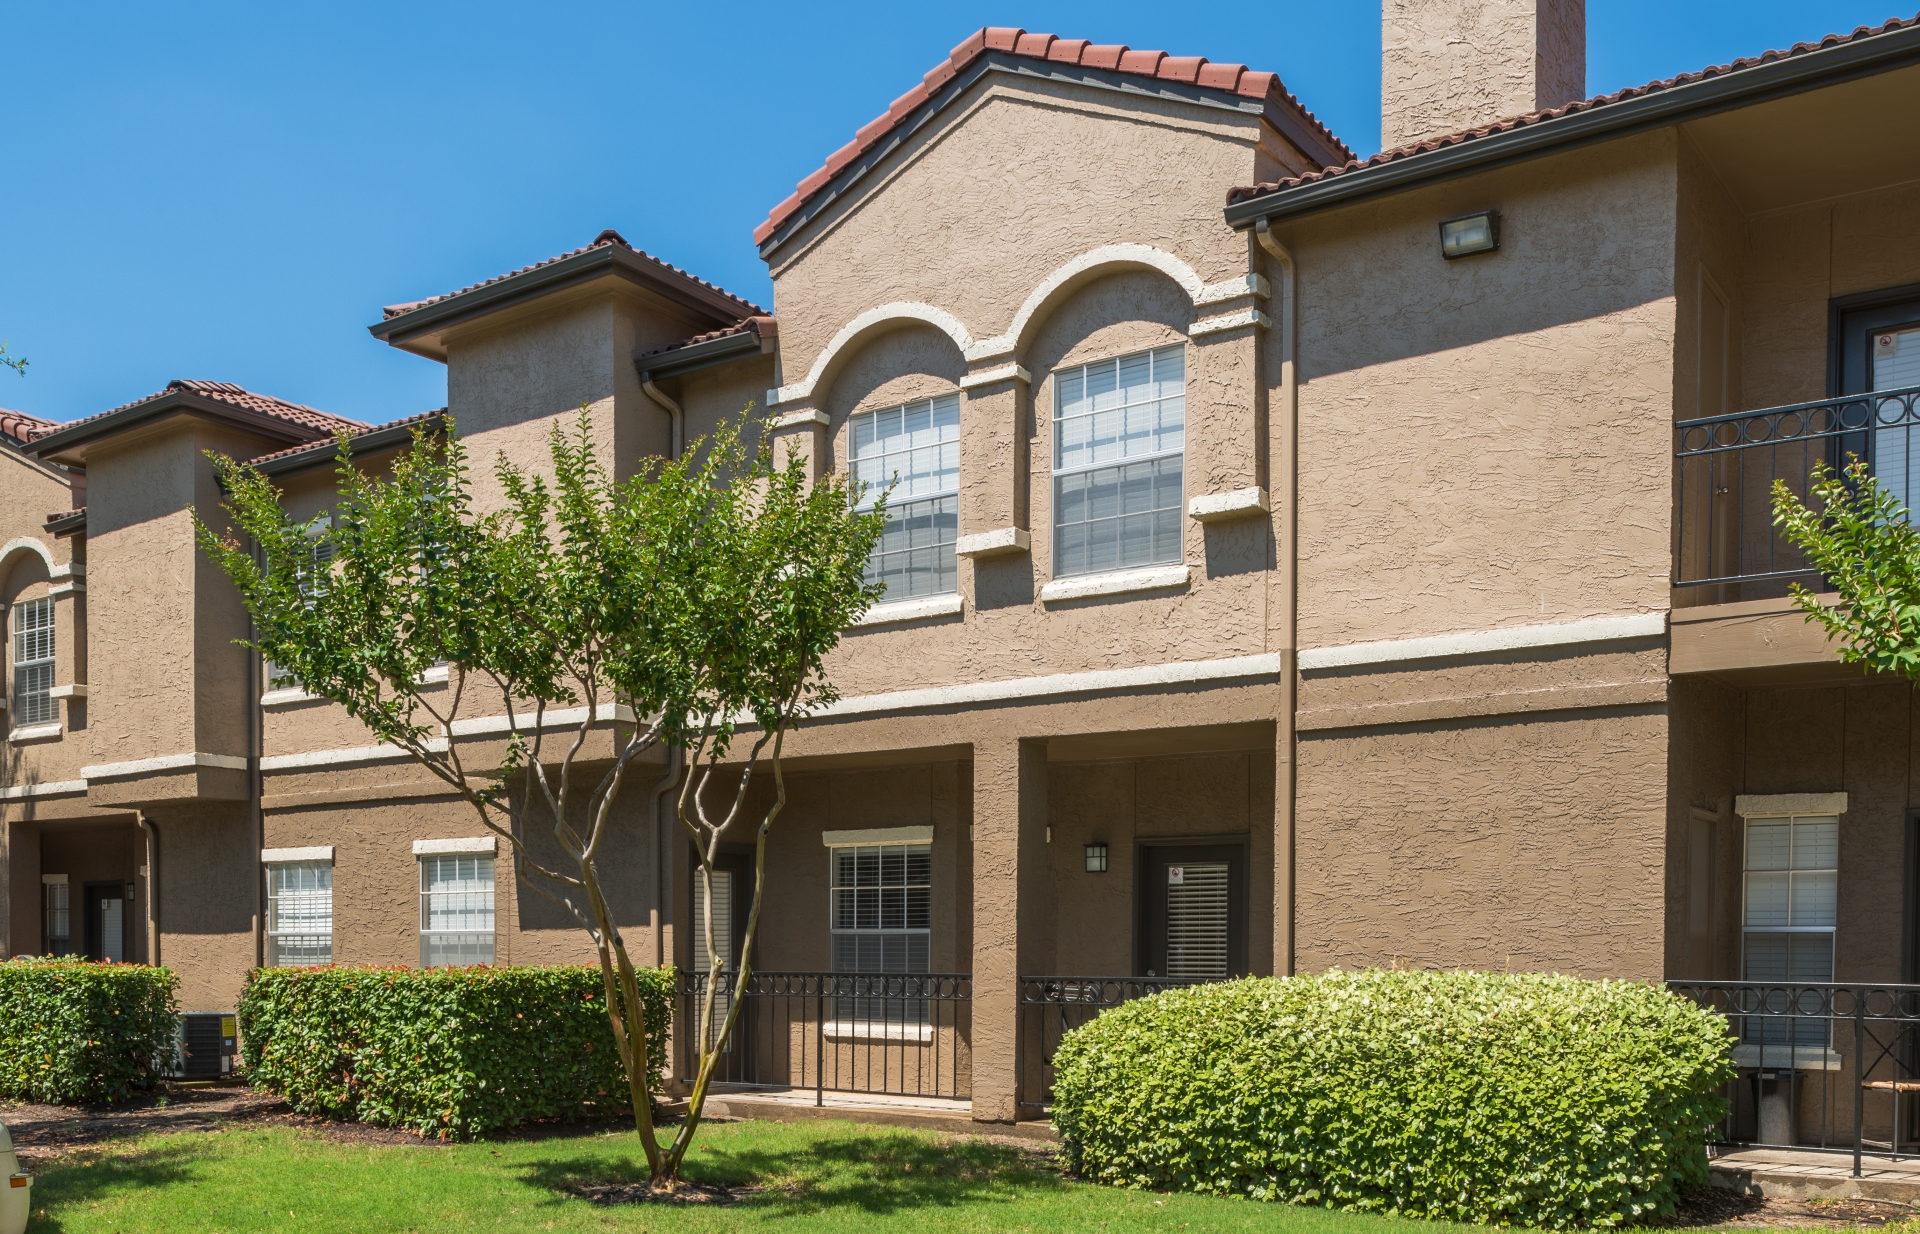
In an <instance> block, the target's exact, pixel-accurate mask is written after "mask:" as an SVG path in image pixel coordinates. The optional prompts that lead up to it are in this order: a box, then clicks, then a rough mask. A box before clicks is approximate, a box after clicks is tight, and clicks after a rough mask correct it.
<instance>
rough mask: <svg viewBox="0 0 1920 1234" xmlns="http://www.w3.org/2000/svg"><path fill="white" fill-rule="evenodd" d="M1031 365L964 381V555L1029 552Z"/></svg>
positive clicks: (986, 372)
mask: <svg viewBox="0 0 1920 1234" xmlns="http://www.w3.org/2000/svg"><path fill="white" fill-rule="evenodd" d="M1030 381H1031V379H1030V378H1029V376H1028V374H1027V370H1025V369H1023V368H1021V367H1020V366H1019V365H1017V364H1012V363H1004V364H1000V365H998V366H996V367H993V368H989V369H985V370H983V371H981V372H978V373H971V374H969V375H968V376H967V377H966V378H965V379H964V380H963V381H962V382H961V383H960V384H961V386H962V387H963V388H964V389H965V390H966V399H967V401H966V406H965V408H964V410H963V411H962V412H961V415H960V540H959V543H958V544H957V545H956V546H955V549H956V551H957V552H958V553H959V554H960V555H961V556H963V557H974V558H980V557H995V556H1001V555H1005V554H1012V553H1024V552H1026V551H1027V550H1028V547H1029V544H1030V540H1029V536H1028V532H1029V528H1028V526H1027V474H1026V473H1027V466H1026V461H1027V442H1026V420H1027V414H1026V409H1027V401H1028V398H1029V389H1028V387H1029V384H1030Z"/></svg>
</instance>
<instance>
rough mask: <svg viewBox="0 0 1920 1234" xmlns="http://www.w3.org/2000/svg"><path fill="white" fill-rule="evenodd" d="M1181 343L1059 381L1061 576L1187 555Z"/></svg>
mask: <svg viewBox="0 0 1920 1234" xmlns="http://www.w3.org/2000/svg"><path fill="white" fill-rule="evenodd" d="M1186 377H1187V366H1186V349H1185V347H1184V346H1182V345H1181V344H1177V343H1176V344H1175V345H1173V346H1171V347H1159V348H1155V349H1154V350H1152V351H1137V352H1135V353H1133V354H1132V355H1129V356H1118V357H1115V358H1114V359H1111V360H1097V361H1095V362H1094V363H1092V364H1082V365H1077V366H1075V367H1073V368H1067V369H1060V370H1058V371H1057V372H1055V373H1054V375H1053V576H1054V577H1055V578H1065V577H1067V576H1069V575H1074V574H1104V573H1107V572H1108V571H1112V570H1130V569H1133V568H1134V567H1136V566H1151V565H1160V564H1163V563H1171V562H1177V561H1179V560H1180V556H1181V543H1180V533H1181V492H1182V486H1183V476H1182V468H1183V462H1184V458H1185V450H1186V423H1187V420H1186V406H1187V398H1186V393H1187V381H1186Z"/></svg>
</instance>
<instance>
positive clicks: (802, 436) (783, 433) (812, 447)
mask: <svg viewBox="0 0 1920 1234" xmlns="http://www.w3.org/2000/svg"><path fill="white" fill-rule="evenodd" d="M830 423H831V421H829V420H828V419H827V413H826V412H824V411H815V410H814V409H813V408H811V407H799V408H792V409H789V410H787V411H784V412H782V413H780V414H779V415H777V416H775V417H774V420H773V450H774V455H773V463H774V466H776V467H785V466H786V465H787V461H788V460H789V459H791V458H793V457H794V455H795V454H798V455H799V456H800V457H801V458H803V459H805V460H806V462H807V481H808V482H809V483H812V482H813V481H815V480H818V479H819V478H820V477H821V476H823V475H825V474H826V473H827V471H828V470H829V469H830V468H829V464H830V462H831V459H830V457H829V455H830V454H831V451H830V450H829V449H828V448H827V426H828V424H830Z"/></svg>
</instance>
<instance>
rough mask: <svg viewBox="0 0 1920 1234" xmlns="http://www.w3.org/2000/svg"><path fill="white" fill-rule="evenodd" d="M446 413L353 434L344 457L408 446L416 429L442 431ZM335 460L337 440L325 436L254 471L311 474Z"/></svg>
mask: <svg viewBox="0 0 1920 1234" xmlns="http://www.w3.org/2000/svg"><path fill="white" fill-rule="evenodd" d="M446 411H447V409H446V408H444V407H442V408H441V409H440V410H439V411H434V412H429V413H428V414H426V415H424V416H416V417H414V418H413V419H411V420H403V421H401V422H400V423H399V424H389V425H387V426H385V427H384V428H377V429H374V430H373V431H372V432H367V433H358V434H355V435H354V436H352V437H349V438H347V457H348V458H357V457H359V456H361V455H365V454H378V453H380V452H381V451H383V450H392V449H396V448H398V447H400V446H404V445H408V444H410V443H411V442H412V441H413V430H414V429H416V428H418V429H423V430H424V431H425V432H427V433H428V434H436V433H441V432H444V431H445V430H446V418H445V417H446ZM338 457H339V443H338V441H337V440H336V439H334V438H331V437H328V438H325V439H323V440H320V441H316V442H314V443H313V444H312V445H311V446H308V447H307V448H306V449H304V450H296V451H294V452H292V453H289V454H279V455H275V456H274V457H273V458H270V459H267V460H265V461H264V462H259V463H255V464H254V469H255V470H257V471H258V472H260V473H261V474H262V475H268V476H283V475H291V474H294V473H296V472H302V471H310V470H312V469H314V468H316V467H325V466H331V465H332V464H333V462H334V460H335V459H336V458H338Z"/></svg>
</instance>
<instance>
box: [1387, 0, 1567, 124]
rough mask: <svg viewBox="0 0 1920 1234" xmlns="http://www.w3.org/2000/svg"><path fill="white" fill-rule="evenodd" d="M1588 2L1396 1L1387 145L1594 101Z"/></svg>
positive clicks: (1390, 8)
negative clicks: (1579, 101) (1589, 75)
mask: <svg viewBox="0 0 1920 1234" xmlns="http://www.w3.org/2000/svg"><path fill="white" fill-rule="evenodd" d="M1586 8H1587V6H1586V0H1386V2H1385V3H1384V4H1382V5H1381V10H1380V45H1381V46H1380V51H1381V69H1380V148H1381V149H1383V150H1392V149H1394V148H1395V147H1397V146H1403V145H1410V144H1412V143H1414V142H1417V141H1420V140H1422V139H1424V138H1427V137H1433V136H1437V135H1439V134H1441V133H1450V132H1454V131H1456V130H1459V129H1466V128H1472V127H1474V126H1475V125H1480V124H1487V123H1489V122H1491V121H1494V120H1499V119H1504V118H1505V117H1507V116H1518V115H1521V114H1523V113H1526V112H1530V111H1536V110H1542V109H1545V108H1549V107H1558V106H1560V105H1561V104H1562V103H1567V102H1571V101H1573V100H1574V99H1579V98H1585V97H1586V94H1587V90H1586V77H1587V29H1586V17H1587V14H1586Z"/></svg>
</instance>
